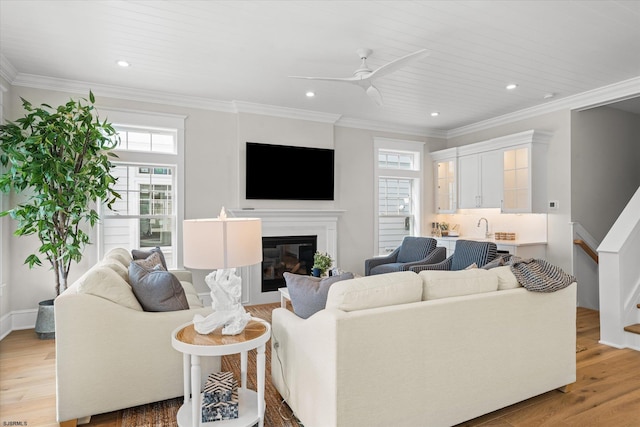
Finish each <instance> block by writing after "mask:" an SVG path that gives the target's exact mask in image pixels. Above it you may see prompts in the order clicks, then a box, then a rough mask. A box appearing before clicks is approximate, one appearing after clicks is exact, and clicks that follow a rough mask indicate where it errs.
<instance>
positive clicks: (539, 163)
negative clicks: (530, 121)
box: [431, 130, 551, 213]
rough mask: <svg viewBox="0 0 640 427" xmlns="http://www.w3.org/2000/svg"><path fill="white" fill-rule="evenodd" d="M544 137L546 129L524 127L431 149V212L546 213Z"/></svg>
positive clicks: (547, 139) (547, 134)
mask: <svg viewBox="0 0 640 427" xmlns="http://www.w3.org/2000/svg"><path fill="white" fill-rule="evenodd" d="M550 139H551V133H549V132H544V131H539V130H528V131H524V132H519V133H515V134H512V135H506V136H502V137H498V138H493V139H489V140H486V141H481V142H476V143H474V144H468V145H463V146H460V147H454V148H448V149H446V150H440V151H436V152H433V153H431V157H432V159H433V161H434V194H435V203H436V204H435V206H436V209H435V210H436V212H437V213H454V212H455V211H456V210H457V209H475V208H500V209H501V210H502V212H504V213H546V212H547V203H548V201H547V168H546V165H547V157H546V156H547V145H548V141H549V140H550ZM456 169H457V171H456Z"/></svg>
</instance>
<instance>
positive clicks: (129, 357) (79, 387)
mask: <svg viewBox="0 0 640 427" xmlns="http://www.w3.org/2000/svg"><path fill="white" fill-rule="evenodd" d="M130 261H131V255H130V253H129V252H128V251H127V250H125V249H115V250H113V251H111V252H109V253H108V254H107V255H105V257H104V259H103V260H102V261H100V262H99V263H98V264H96V265H95V266H93V267H92V268H91V269H90V270H89V271H87V272H86V273H85V274H84V275H83V276H82V277H81V278H79V279H78V280H77V281H76V282H75V283H73V284H72V285H71V286H70V287H69V288H68V289H67V290H66V291H64V292H63V293H62V294H61V295H60V296H59V297H57V298H56V299H55V325H56V327H55V331H56V336H55V340H56V388H57V390H56V400H57V418H58V422H60V423H64V425H74V424H75V423H76V422H77V419H83V418H84V419H86V418H87V417H90V416H91V415H95V414H100V413H105V412H111V411H115V410H119V409H123V408H128V407H132V406H137V405H141V404H145V403H150V402H156V401H160V400H164V399H169V398H173V397H177V396H180V395H182V394H183V390H184V388H183V357H182V353H180V352H178V351H176V350H175V349H173V347H172V346H171V332H172V331H173V330H174V329H175V328H177V327H178V326H180V325H182V324H184V323H187V322H189V321H191V320H192V319H193V316H194V314H196V313H199V314H202V315H207V314H209V313H210V312H211V307H208V308H207V307H203V305H202V302H201V301H200V300H199V298H198V295H197V293H196V291H195V289H194V287H193V285H192V284H191V273H190V272H189V271H173V273H174V274H175V275H176V276H177V277H178V279H179V280H180V281H181V284H182V286H183V288H184V290H185V294H186V297H187V301H188V303H189V307H190V308H189V309H188V310H179V311H168V312H145V311H143V310H142V307H141V306H140V304H139V303H138V301H137V299H136V297H135V295H134V294H133V291H132V289H131V286H130V285H129V283H128V282H127V280H128V275H127V272H128V266H129V263H130ZM202 364H203V368H202V373H203V377H205V376H206V375H208V374H209V373H211V372H216V371H219V370H220V359H219V358H211V357H208V358H203V360H202Z"/></svg>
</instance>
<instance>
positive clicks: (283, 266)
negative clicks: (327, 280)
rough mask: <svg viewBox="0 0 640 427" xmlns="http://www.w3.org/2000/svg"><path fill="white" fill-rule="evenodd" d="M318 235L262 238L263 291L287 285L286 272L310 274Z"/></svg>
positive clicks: (274, 289) (275, 289)
mask: <svg viewBox="0 0 640 427" xmlns="http://www.w3.org/2000/svg"><path fill="white" fill-rule="evenodd" d="M317 247H318V236H274V237H263V238H262V292H270V291H277V290H278V288H282V287H284V286H286V284H285V280H284V273H285V272H289V273H295V274H303V275H309V274H311V268H312V267H313V254H315V252H316V250H317Z"/></svg>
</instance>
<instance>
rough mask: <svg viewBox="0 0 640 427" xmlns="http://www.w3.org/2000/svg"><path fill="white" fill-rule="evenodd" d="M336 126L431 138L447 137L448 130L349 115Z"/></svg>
mask: <svg viewBox="0 0 640 427" xmlns="http://www.w3.org/2000/svg"><path fill="white" fill-rule="evenodd" d="M336 126H342V127H347V128H356V129H366V130H375V131H379V132H392V133H401V134H405V135H414V136H422V137H424V136H426V137H430V138H443V139H445V138H446V137H447V131H445V130H439V129H430V128H427V127H422V126H407V125H400V124H396V123H384V122H377V121H376V122H374V121H371V120H363V119H354V118H349V117H343V118H341V119H340V120H338V122H337V123H336Z"/></svg>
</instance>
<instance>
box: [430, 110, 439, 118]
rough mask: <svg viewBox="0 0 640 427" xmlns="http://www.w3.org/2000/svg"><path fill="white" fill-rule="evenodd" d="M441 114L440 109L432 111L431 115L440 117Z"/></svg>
mask: <svg viewBox="0 0 640 427" xmlns="http://www.w3.org/2000/svg"><path fill="white" fill-rule="evenodd" d="M439 115H440V113H439V112H438V111H434V112H433V113H431V117H438V116H439Z"/></svg>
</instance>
